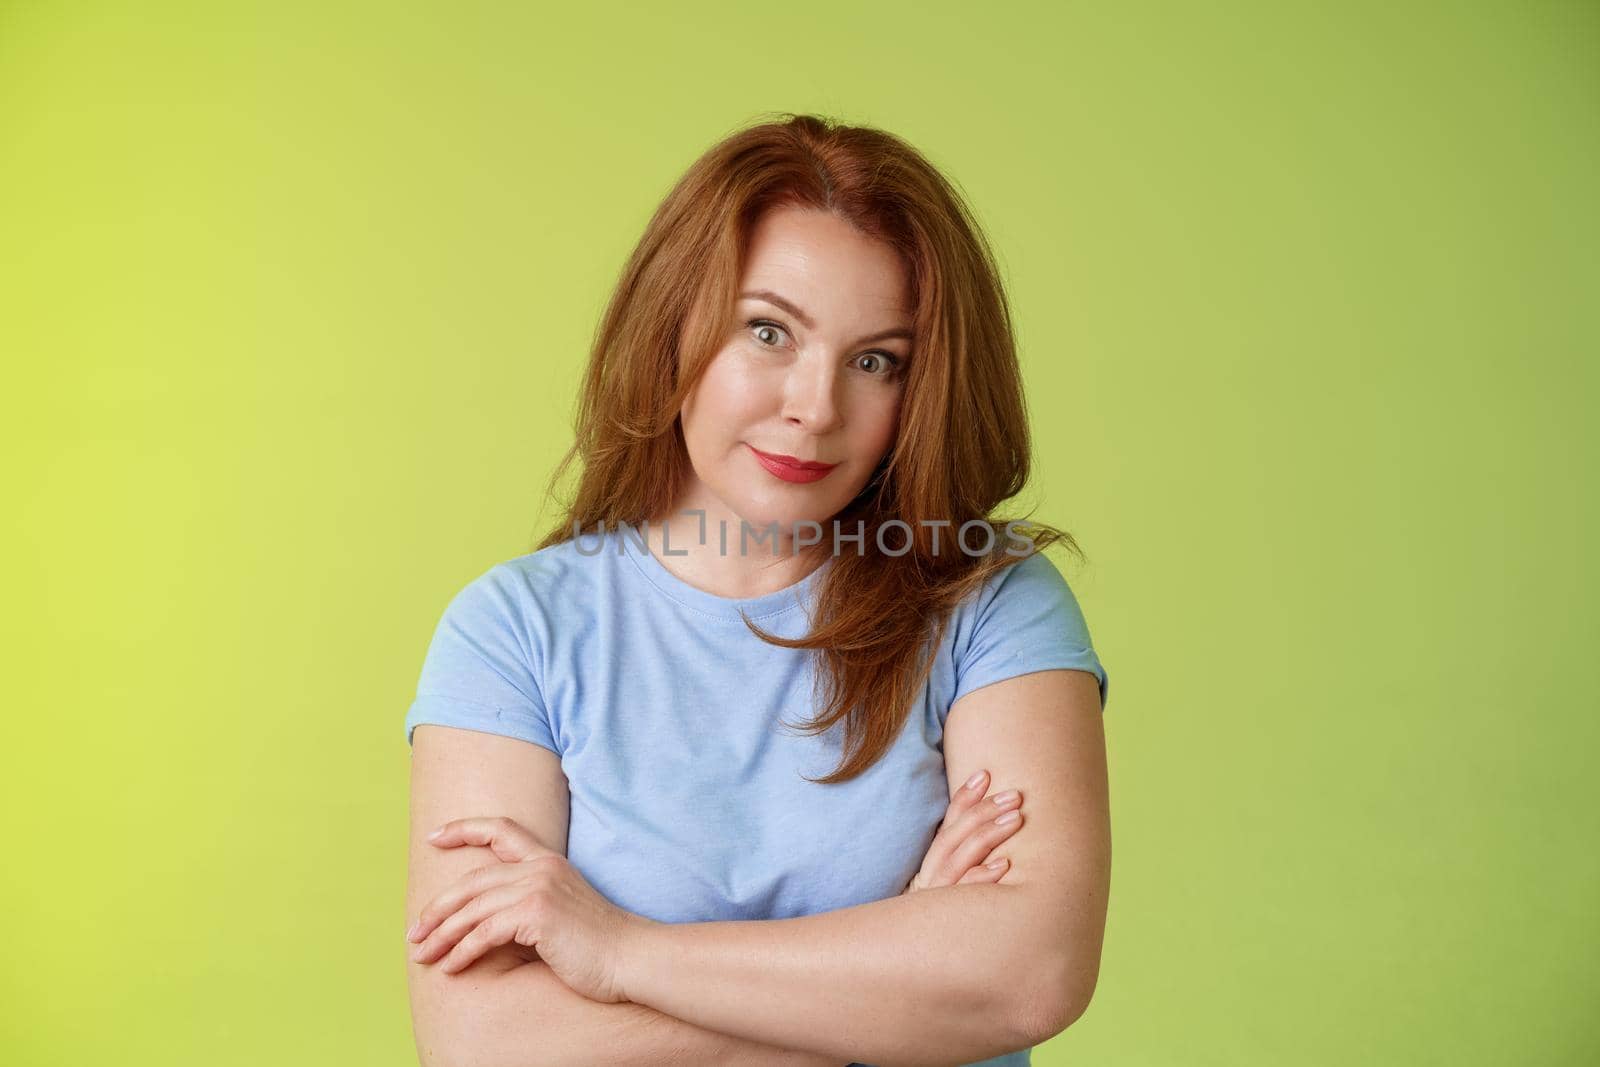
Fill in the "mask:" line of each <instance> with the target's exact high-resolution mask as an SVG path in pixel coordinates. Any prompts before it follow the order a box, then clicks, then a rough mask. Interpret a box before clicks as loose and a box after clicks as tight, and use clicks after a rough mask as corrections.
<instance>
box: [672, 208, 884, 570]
mask: <svg viewBox="0 0 1600 1067" xmlns="http://www.w3.org/2000/svg"><path fill="white" fill-rule="evenodd" d="M912 313H913V308H912V304H911V293H910V287H909V277H908V275H907V273H906V269H905V265H904V264H903V263H902V262H901V261H900V258H899V257H898V256H897V255H896V254H895V252H894V250H893V249H891V248H890V247H889V246H888V245H887V244H884V243H883V242H881V241H878V240H876V239H874V238H871V237H867V236H865V235H864V234H862V233H860V232H859V231H857V230H855V229H854V228H852V227H851V226H850V225H849V224H848V223H846V222H844V221H843V220H841V219H840V218H839V217H838V216H836V215H834V214H832V213H830V212H826V211H817V210H811V209H804V208H795V207H783V208H775V209H773V210H772V211H770V212H768V213H767V214H766V215H765V216H763V218H762V219H761V220H760V221H759V223H758V224H757V226H756V227H755V230H754V231H753V233H752V234H751V239H750V245H749V250H748V255H747V258H746V263H745V268H744V274H743V277H742V278H741V279H740V285H739V291H738V296H737V301H736V303H735V305H734V308H733V315H732V318H731V319H730V320H729V321H728V323H727V325H726V330H725V332H724V341H723V345H722V348H721V349H720V350H719V351H718V352H717V354H716V355H715V356H714V357H713V359H712V360H711V361H710V363H709V364H708V365H707V366H706V369H705V372H704V374H703V375H702V376H701V378H700V380H699V381H698V382H697V383H696V384H695V386H694V389H693V391H692V392H691V393H690V394H689V396H688V398H687V399H686V400H685V402H684V405H683V408H682V410H681V411H680V413H679V414H680V418H681V421H682V425H683V436H684V440H685V442H686V444H687V446H688V451H689V460H690V463H691V465H692V467H693V476H692V477H691V479H690V487H689V490H688V492H687V493H686V494H685V497H686V499H685V500H684V501H683V502H680V504H679V505H678V509H679V510H680V511H681V510H685V509H692V508H701V507H703V508H705V509H706V519H707V523H708V528H709V529H710V530H713V531H714V530H715V529H716V523H717V521H718V520H719V519H722V520H726V521H727V523H728V531H729V544H730V545H732V544H735V543H736V541H735V538H736V537H737V535H738V524H739V521H740V520H741V519H743V520H744V521H746V522H748V523H750V525H751V527H752V528H753V529H754V530H760V529H762V528H764V527H766V526H767V525H768V524H770V523H774V522H775V523H777V524H778V529H779V531H780V533H781V534H782V535H783V537H784V538H787V536H788V535H789V534H790V533H791V532H793V530H794V524H795V523H798V522H802V521H805V520H810V521H813V522H816V523H818V524H819V525H820V526H821V528H822V532H823V541H822V545H823V546H825V547H828V546H831V543H832V542H831V536H832V527H831V525H830V521H829V520H831V519H832V517H833V516H834V515H836V514H838V512H839V511H840V510H841V509H842V508H843V507H844V506H845V505H846V504H848V503H849V502H850V501H851V500H853V499H854V498H855V496H856V494H857V493H859V492H860V491H861V489H862V488H863V487H864V486H865V485H866V484H867V482H868V481H869V480H870V479H871V477H872V473H873V471H874V470H875V469H876V468H877V466H878V462H879V461H880V460H881V459H883V457H884V455H885V454H886V453H887V452H888V450H889V446H890V445H891V444H892V443H893V442H894V436H895V430H896V427H897V426H898V423H899V415H900V400H901V396H902V394H903V393H904V391H905V377H906V373H907V372H908V371H909V369H910V358H911V347H912V346H911V337H912V332H911V327H912ZM761 453H766V454H767V455H768V456H788V457H793V458H794V459H795V460H801V461H812V462H819V463H826V464H833V466H832V467H831V468H830V469H829V470H827V472H826V473H824V474H822V475H821V476H820V477H817V476H816V472H814V471H813V472H800V473H796V472H795V471H794V470H793V469H791V468H789V467H786V466H783V465H781V464H777V463H775V462H774V461H772V460H767V461H763V459H762V456H761V455H760V454H761ZM808 532H809V531H808V530H807V529H806V528H802V529H801V533H802V534H803V535H804V534H807V533H808ZM841 532H843V533H854V532H855V531H854V530H847V531H841ZM715 536H716V535H715V533H712V534H711V535H710V537H711V538H715ZM869 536H870V535H869ZM784 543H786V542H784ZM847 547H848V546H847ZM752 551H753V550H752Z"/></svg>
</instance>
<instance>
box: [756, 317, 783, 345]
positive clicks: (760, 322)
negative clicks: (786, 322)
mask: <svg viewBox="0 0 1600 1067" xmlns="http://www.w3.org/2000/svg"><path fill="white" fill-rule="evenodd" d="M745 328H746V329H750V330H755V331H757V332H756V339H757V340H759V341H760V342H761V343H762V344H764V345H767V346H768V347H771V346H772V345H775V344H777V342H776V341H768V340H765V339H764V337H763V336H762V335H763V334H772V333H779V334H787V333H788V332H789V331H788V330H786V329H784V328H783V327H782V326H781V325H779V324H778V323H776V322H773V321H772V320H771V319H751V320H750V321H749V322H747V323H745Z"/></svg>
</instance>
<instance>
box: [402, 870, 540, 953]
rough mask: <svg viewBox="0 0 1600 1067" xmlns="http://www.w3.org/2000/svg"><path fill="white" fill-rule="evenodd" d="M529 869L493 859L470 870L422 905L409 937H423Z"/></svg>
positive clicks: (412, 939) (407, 938)
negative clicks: (476, 900)
mask: <svg viewBox="0 0 1600 1067" xmlns="http://www.w3.org/2000/svg"><path fill="white" fill-rule="evenodd" d="M526 876H527V871H526V870H525V869H523V868H521V867H517V866H515V865H513V864H505V863H498V864H496V863H491V864H490V865H489V866H487V867H478V868H476V869H474V870H471V871H468V872H467V873H466V874H464V875H462V876H461V877H460V878H459V879H457V880H456V881H455V882H453V883H451V885H450V887H449V888H448V889H446V890H445V891H444V892H442V893H440V894H439V895H438V896H436V897H434V898H433V899H432V900H430V901H428V903H427V904H426V905H425V906H424V907H423V909H422V912H421V914H419V915H418V916H417V921H416V923H415V924H414V925H413V926H412V927H411V929H410V930H409V931H408V932H407V933H406V940H407V941H421V940H423V939H424V938H426V937H427V936H428V935H429V934H430V933H432V932H433V930H434V928H435V927H437V926H438V925H439V923H440V922H442V921H443V920H444V919H445V918H447V917H448V916H450V915H453V914H455V913H456V912H458V911H460V910H461V909H462V908H463V907H465V906H466V905H467V904H468V903H469V902H470V901H472V900H473V898H475V897H478V896H481V895H483V894H484V893H486V892H488V891H489V890H491V889H493V888H495V887H496V886H500V885H505V884H507V883H508V882H515V881H519V880H521V879H522V878H524V877H526Z"/></svg>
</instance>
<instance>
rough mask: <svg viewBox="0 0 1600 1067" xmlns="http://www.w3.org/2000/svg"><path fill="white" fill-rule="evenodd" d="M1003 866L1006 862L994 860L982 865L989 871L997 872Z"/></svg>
mask: <svg viewBox="0 0 1600 1067" xmlns="http://www.w3.org/2000/svg"><path fill="white" fill-rule="evenodd" d="M1005 865H1006V861H1005V860H995V861H994V862H993V863H985V864H984V866H985V867H987V868H989V869H990V870H991V871H998V870H999V869H1000V868H1001V867H1004V866H1005Z"/></svg>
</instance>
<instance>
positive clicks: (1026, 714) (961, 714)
mask: <svg viewBox="0 0 1600 1067" xmlns="http://www.w3.org/2000/svg"><path fill="white" fill-rule="evenodd" d="M481 736H483V737H484V738H486V740H485V741H484V742H483V743H482V744H481V745H480V746H479V747H481V748H482V749H483V751H482V752H480V753H478V755H477V756H476V757H475V759H476V761H477V762H478V763H479V766H476V767H474V768H473V773H471V774H468V775H462V774H460V773H459V769H460V768H459V766H458V767H457V768H456V773H454V774H453V775H452V776H451V780H452V782H453V783H454V784H456V785H457V786H458V787H459V789H465V790H471V789H474V788H484V787H481V786H474V785H472V784H471V783H472V782H474V781H475V782H486V781H487V782H492V781H495V780H496V779H497V778H498V780H500V781H516V780H517V778H516V777H515V776H511V777H507V776H504V775H505V772H506V771H508V770H510V768H507V767H505V766H503V765H502V766H500V767H495V766H493V765H492V764H493V763H494V761H496V760H501V761H504V760H516V759H522V760H526V759H528V758H529V755H528V754H527V753H526V751H525V750H527V749H528V748H529V747H530V746H527V745H525V744H523V743H521V742H515V741H510V740H506V739H494V738H488V737H487V735H481ZM418 739H419V741H420V739H421V732H420V728H419V733H418ZM496 741H498V742H499V744H496V743H495V742H496ZM548 755H550V756H551V757H552V758H553V754H548ZM427 758H428V756H427V754H426V752H425V747H424V746H423V745H421V744H418V745H417V746H416V748H415V752H414V755H413V761H414V768H416V766H417V761H418V760H424V761H425V760H426V759H427ZM945 760H946V768H947V773H948V775H949V778H950V780H951V783H952V790H954V789H957V788H959V787H960V785H961V783H962V782H964V781H965V779H966V777H967V776H968V775H969V774H971V773H972V771H974V770H976V769H978V768H979V767H980V766H982V767H987V768H990V769H991V771H992V774H993V777H994V780H996V781H1004V782H1007V783H1016V784H1017V785H1018V787H1019V788H1021V789H1022V791H1023V794H1024V795H1025V796H1026V797H1027V798H1028V801H1027V803H1028V808H1029V811H1030V813H1031V814H1030V816H1029V818H1028V820H1027V823H1026V825H1024V827H1023V828H1022V829H1021V830H1019V831H1018V832H1017V834H1016V835H1015V836H1014V837H1013V838H1012V839H1011V841H1010V843H1009V845H1008V848H1007V852H1008V854H1009V855H1010V857H1011V860H1012V863H1011V867H1010V869H1009V870H1008V871H1007V872H1006V874H1005V876H1004V877H1003V878H1002V879H1001V880H1000V881H999V882H998V883H996V884H991V885H958V886H951V887H948V888H946V889H944V890H942V891H940V892H933V893H917V894H912V895H909V896H901V897H895V898H891V899H888V900H881V901H873V902H871V903H868V904H862V905H858V906H856V907H851V908H843V909H839V910H838V911H833V912H827V913H823V914H819V915H809V916H803V917H800V918H795V919H782V920H768V921H761V922H713V923H687V924H663V925H659V926H656V927H653V928H651V929H650V931H649V933H648V935H647V936H646V937H644V938H642V939H641V940H640V942H639V943H638V946H637V951H636V952H634V953H633V954H632V955H631V956H630V958H629V960H628V961H627V964H626V966H627V973H626V975H625V976H624V977H623V979H622V984H623V987H624V988H625V989H626V990H627V992H628V995H629V997H630V999H631V1000H632V1001H633V1003H628V1004H596V1003H593V1002H590V1001H587V1000H586V999H585V998H583V997H581V996H579V995H578V994H576V993H573V992H572V991H571V990H570V989H566V987H565V986H564V984H563V983H561V982H560V980H559V979H557V978H556V977H555V975H554V974H553V973H552V972H551V971H550V970H549V968H548V967H545V966H543V965H542V964H538V963H527V962H525V961H524V960H523V959H522V958H521V957H519V956H516V955H515V953H512V952H507V951H506V950H504V949H500V950H496V951H495V952H494V953H492V954H491V955H490V956H489V957H485V958H484V959H483V960H480V961H479V962H478V963H476V964H474V965H473V966H472V967H469V968H467V969H466V970H464V971H462V972H460V973H459V974H455V975H444V974H437V973H417V972H418V971H423V972H427V971H428V970H429V969H428V968H427V967H426V966H425V965H419V964H411V965H410V966H411V967H412V968H413V973H412V975H411V979H412V1006H413V1018H414V1025H415V1026H416V1032H417V1039H418V1048H419V1052H420V1053H422V1055H423V1062H424V1063H425V1064H439V1065H441V1067H442V1065H448V1064H455V1063H458V1062H467V1061H470V1062H473V1063H493V1064H504V1065H506V1067H524V1065H531V1064H534V1063H566V1062H587V1063H595V1062H606V1063H617V1064H622V1063H646V1062H650V1063H660V1062H664V1061H665V1062H673V1061H674V1060H678V1061H680V1062H707V1061H709V1062H725V1063H748V1064H757V1063H761V1064H778V1063H789V1064H805V1065H813V1064H815V1065H822V1064H830V1063H831V1064H834V1065H835V1067H837V1065H838V1064H842V1063H845V1062H848V1060H849V1059H851V1058H860V1059H863V1060H865V1061H867V1062H871V1063H875V1064H880V1065H883V1067H890V1065H895V1064H910V1063H919V1064H922V1063H928V1064H938V1063H943V1064H963V1063H970V1062H972V1061H973V1060H979V1059H984V1058H987V1057H989V1056H994V1055H997V1054H999V1053H1001V1052H1004V1051H1009V1050H1012V1049H1019V1048H1025V1047H1027V1046H1029V1045H1031V1044H1035V1043H1037V1042H1039V1041H1042V1040H1045V1039H1047V1038H1048V1037H1050V1036H1051V1035H1053V1034H1055V1033H1058V1032H1059V1031H1060V1030H1062V1029H1064V1028H1065V1027H1066V1026H1068V1025H1070V1023H1071V1022H1072V1021H1073V1020H1075V1019H1076V1018H1077V1017H1078V1016H1079V1015H1080V1014H1082V1012H1083V1011H1084V1009H1085V1008H1086V1007H1087V1004H1088V1001H1089V998H1090V996H1091V995H1092V993H1093V989H1094V985H1095V982H1096V980H1097V977H1098V970H1099V959H1100V948H1101V943H1102V936H1103V930H1104V922H1105V915H1106V903H1107V894H1108V890H1109V876H1110V821H1109V810H1108V807H1109V806H1108V802H1107V797H1106V794H1107V788H1106V771H1105V750H1104V735H1103V732H1102V727H1101V720H1100V704H1099V698H1098V692H1097V690H1096V688H1095V685H1094V679H1093V677H1092V676H1091V675H1088V674H1086V673H1084V672H1081V671H1066V670H1061V671H1041V672H1036V673H1034V674H1029V675H1022V676H1019V677H1017V678H1013V679H1009V680H1007V681H1004V682H999V683H996V684H994V685H991V686H986V687H984V688H983V689H980V690H977V691H975V692H973V693H970V694H968V695H967V696H965V697H963V699H962V700H961V701H959V702H957V705H956V706H955V707H953V708H952V709H951V712H950V715H949V716H948V718H947V724H946V733H945ZM484 764H490V765H488V766H485V765H484ZM521 770H522V772H523V773H524V774H525V771H526V768H522V769H521ZM423 771H424V773H425V767H424V768H423ZM463 778H465V779H468V781H467V782H463V781H462V779H463ZM415 780H416V779H415V778H414V781H415ZM521 781H522V782H524V783H525V782H526V781H528V778H527V777H525V776H524V777H522V778H521ZM560 784H561V785H563V786H564V784H565V783H564V780H562V781H561V783H560ZM523 790H524V792H526V787H525V785H524V786H523ZM563 793H564V790H563ZM417 796H418V793H417V790H416V789H415V788H414V790H413V797H414V801H413V831H414V833H413V841H414V842H415V841H416V840H418V839H419V838H420V836H421V832H422V831H424V830H425V829H427V828H428V827H429V826H431V825H435V824H437V823H438V822H443V821H445V820H447V819H449V818H453V817H458V816H459V815H461V814H463V812H464V811H467V812H481V811H493V810H500V811H503V812H504V813H505V814H507V815H509V816H510V817H512V818H513V819H516V820H517V821H519V822H523V823H524V825H527V826H529V827H530V828H533V827H538V826H542V827H544V828H545V833H546V834H547V835H548V836H549V837H550V840H547V841H546V844H549V845H550V847H554V848H561V849H562V850H563V851H564V845H565V829H566V827H565V814H566V808H565V802H566V801H565V796H564V795H563V796H562V797H561V798H560V808H559V810H560V812H561V816H562V817H561V823H560V826H559V828H558V829H559V837H557V836H556V829H557V828H555V827H552V826H551V822H550V816H549V812H550V810H551V805H552V804H553V803H554V802H555V801H556V798H555V796H554V793H553V791H552V793H551V794H550V795H546V796H540V797H534V798H531V799H530V798H527V797H524V798H522V799H521V801H520V802H518V803H508V802H507V801H506V798H505V797H503V796H498V797H484V796H470V797H467V798H466V800H467V801H470V803H467V804H466V806H465V808H463V807H462V803H463V798H462V797H461V796H459V795H458V796H456V797H454V798H451V799H450V800H449V802H448V803H447V804H445V805H444V808H443V810H424V811H419V804H418V801H417V799H416V798H417ZM485 803H495V804H498V805H499V807H498V809H496V808H494V807H484V806H483V805H484V804H485ZM420 807H421V808H424V809H427V808H429V807H430V805H429V804H428V803H426V802H424V803H422V804H421V805H420ZM508 808H510V809H514V810H507V809H508ZM530 809H532V810H530ZM436 816H437V817H436ZM525 819H526V820H529V821H526V822H524V820H525ZM419 823H421V824H424V825H419ZM536 833H538V831H536ZM421 847H422V848H424V849H425V848H426V847H427V846H425V845H424V846H421ZM475 851H476V850H473V849H460V850H452V852H451V853H448V854H447V855H448V856H449V857H450V858H451V861H452V863H453V865H454V867H455V868H458V869H455V870H452V871H448V872H442V873H440V872H435V873H434V874H432V875H430V876H429V877H428V878H427V879H425V880H426V881H428V882H430V883H436V884H431V885H429V886H422V885H414V892H413V897H414V899H413V900H412V902H411V903H410V910H411V911H412V913H413V914H414V913H415V911H416V910H417V909H418V908H420V906H421V905H422V904H423V903H424V902H426V900H428V899H429V898H430V897H431V896H432V895H433V893H436V892H437V891H438V890H439V889H442V888H443V887H444V886H445V885H447V884H449V882H451V881H453V880H454V879H455V878H457V877H459V876H460V874H462V873H465V871H466V870H468V869H470V868H471V867H473V866H476V865H479V864H481V863H482V862H483V857H482V855H481V854H480V855H474V854H473V853H474V852H475ZM417 862H418V846H417V845H415V844H414V845H413V863H414V865H415V864H416V863H417ZM434 862H435V863H440V865H441V866H442V863H441V861H434ZM415 869H416V867H415V866H414V870H415ZM413 882H414V883H416V882H417V879H416V878H414V879H413ZM558 986H559V987H560V988H559V989H558V988H556V987H558ZM563 992H564V993H565V995H563ZM577 1002H581V1003H577Z"/></svg>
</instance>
